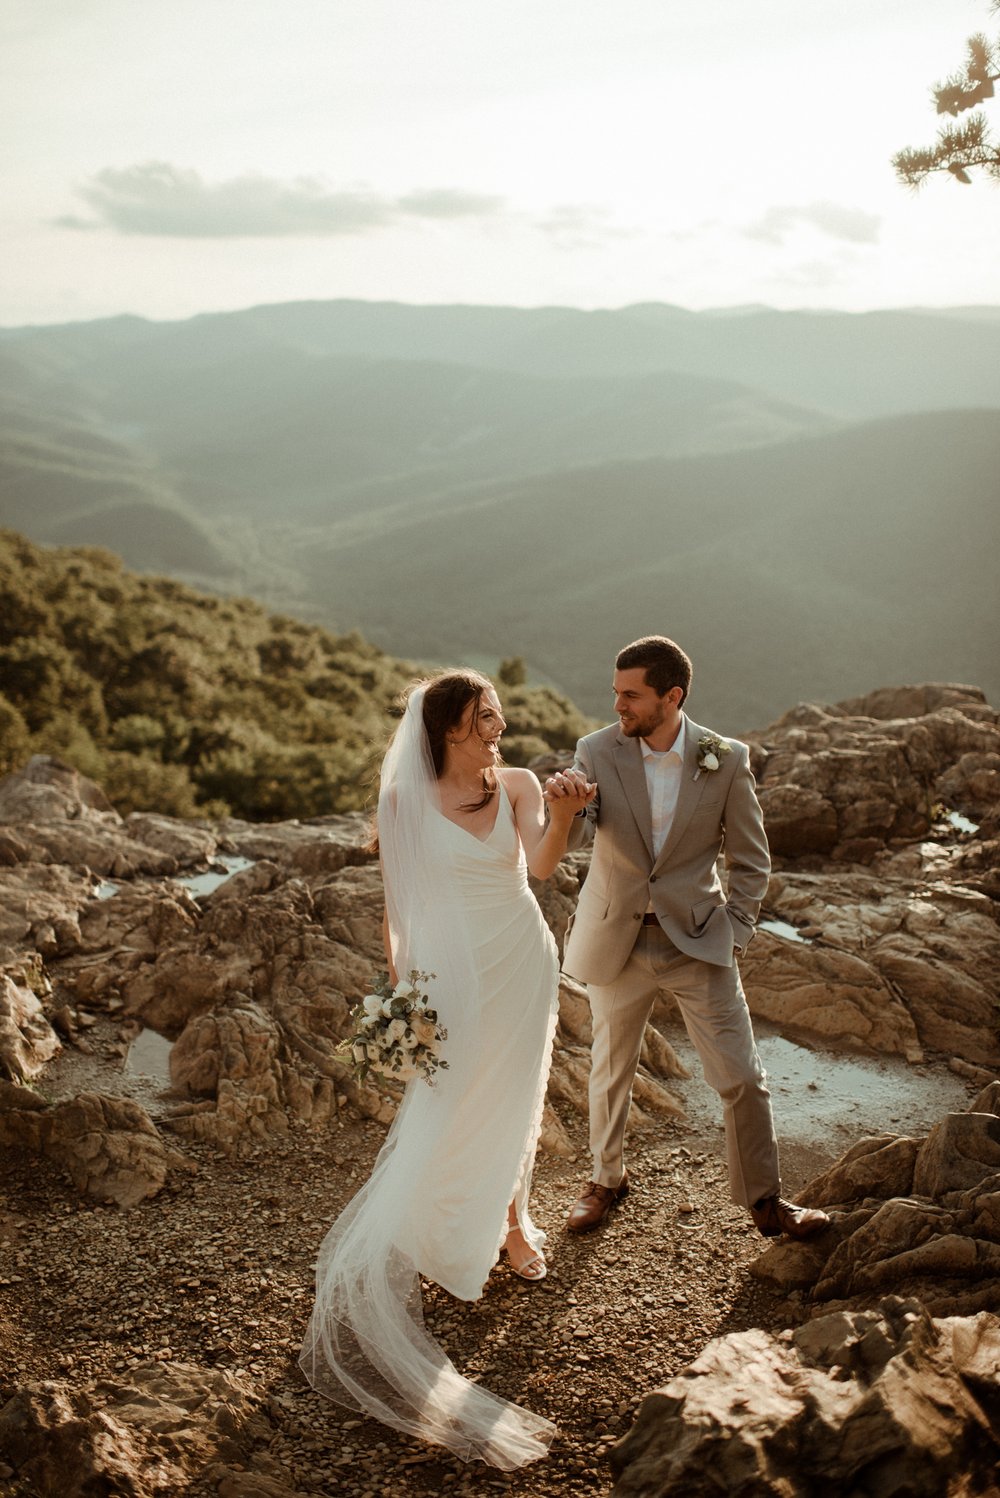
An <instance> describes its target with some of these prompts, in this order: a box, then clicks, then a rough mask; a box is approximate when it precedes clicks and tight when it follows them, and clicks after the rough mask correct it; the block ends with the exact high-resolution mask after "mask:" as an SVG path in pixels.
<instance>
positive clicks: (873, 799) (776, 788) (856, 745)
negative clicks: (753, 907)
mask: <svg viewBox="0 0 1000 1498" xmlns="http://www.w3.org/2000/svg"><path fill="white" fill-rule="evenodd" d="M892 707H897V708H899V709H901V712H900V716H898V717H887V716H886V713H887V711H889V710H890V709H891V708H892ZM746 737H747V738H748V740H749V741H750V743H751V745H752V748H753V763H754V772H755V774H756V775H757V779H758V783H759V791H760V800H761V805H762V806H763V808H764V815H765V819H766V822H767V831H768V838H769V840H770V843H771V847H772V850H773V852H774V853H775V854H776V855H777V856H778V857H779V858H800V857H802V856H804V855H807V854H819V855H822V856H824V857H829V858H832V859H835V860H846V861H848V862H859V861H860V862H870V860H871V859H872V858H874V857H875V855H876V854H877V853H878V852H879V851H880V849H882V848H885V847H886V846H887V845H888V844H889V843H890V842H891V841H893V840H895V839H899V838H917V837H923V836H925V835H926V834H927V833H928V832H929V831H930V829H931V827H932V825H933V823H934V819H935V814H936V805H937V803H938V802H940V801H945V802H946V803H947V804H948V805H950V806H953V807H955V808H956V809H957V810H959V811H961V812H963V813H965V815H966V816H968V817H972V816H976V817H979V818H989V817H995V816H996V811H997V806H998V803H1000V720H998V714H997V713H996V712H995V711H994V710H993V709H992V708H990V707H989V706H988V705H987V704H986V702H985V701H984V699H983V694H982V693H981V692H980V691H978V689H976V688H974V687H958V686H937V685H930V686H924V687H910V688H902V689H894V691H892V692H889V693H885V692H882V693H874V694H872V696H871V698H858V699H854V700H853V701H851V702H842V703H836V704H834V705H832V706H831V705H819V704H816V703H801V704H800V705H799V706H798V707H796V708H793V709H792V710H791V712H788V713H785V715H784V716H783V717H781V718H779V719H778V720H777V722H776V723H772V724H771V725H770V726H769V727H768V728H766V729H763V730H761V731H760V732H755V733H750V734H748V735H747V736H746Z"/></svg>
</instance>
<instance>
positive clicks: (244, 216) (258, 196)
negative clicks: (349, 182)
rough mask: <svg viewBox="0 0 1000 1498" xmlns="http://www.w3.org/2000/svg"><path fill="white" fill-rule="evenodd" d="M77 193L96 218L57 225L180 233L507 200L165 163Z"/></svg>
mask: <svg viewBox="0 0 1000 1498" xmlns="http://www.w3.org/2000/svg"><path fill="white" fill-rule="evenodd" d="M77 196H78V197H80V198H82V199H83V201H84V202H85V203H86V204H87V206H88V208H90V209H91V211H92V213H93V214H95V215H96V217H95V218H89V219H88V218H82V217H80V216H79V215H76V214H65V215H63V216H62V217H61V218H59V219H57V220H56V222H57V224H58V225H59V226H60V227H61V228H65V229H96V228H112V229H116V230H117V231H118V233H119V234H145V235H166V236H171V237H174V238H180V239H233V238H239V237H247V238H250V237H253V238H264V237H277V236H281V235H293V234H296V235H334V234H370V233H372V232H374V231H377V230H380V229H386V228H389V227H391V226H392V225H394V224H399V223H404V222H406V221H408V220H410V221H412V220H417V221H420V220H428V219H429V220H440V219H458V218H480V219H482V218H490V217H493V216H495V215H496V214H498V213H499V212H501V210H502V209H503V206H504V200H503V199H502V198H498V197H490V196H487V195H485V194H482V193H471V192H463V191H462V190H460V189H458V188H431V189H428V190H426V191H419V192H411V193H408V194H406V195H405V196H403V197H397V198H393V197H388V196H385V195H383V194H379V193H376V192H372V191H371V190H370V189H368V188H365V187H351V188H343V189H339V190H338V189H335V188H333V187H331V186H330V185H329V183H327V182H324V181H322V180H321V179H320V178H316V177H296V178H293V179H291V180H290V181H280V180H275V179H273V178H270V177H263V176H259V175H251V176H245V177H233V178H231V179H230V180H229V181H225V182H215V183H212V182H206V181H205V180H204V178H202V177H201V176H200V174H199V173H198V172H196V171H193V170H191V169H189V168H182V167H177V166H173V165H171V164H170V163H169V162H166V161H147V162H141V163H137V164H136V165H135V166H129V167H124V168H121V169H116V168H114V167H108V168H107V169H106V170H105V171H102V172H98V173H97V174H96V175H95V176H94V177H91V178H90V180H89V181H88V182H86V183H84V184H83V185H82V186H81V187H79V188H78V189H77Z"/></svg>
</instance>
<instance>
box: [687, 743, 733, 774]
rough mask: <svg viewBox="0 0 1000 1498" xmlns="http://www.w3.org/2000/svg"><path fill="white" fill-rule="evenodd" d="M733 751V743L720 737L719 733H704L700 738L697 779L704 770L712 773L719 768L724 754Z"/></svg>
mask: <svg viewBox="0 0 1000 1498" xmlns="http://www.w3.org/2000/svg"><path fill="white" fill-rule="evenodd" d="M732 752H733V746H732V744H727V743H726V741H725V739H720V738H719V735H718V734H717V733H703V734H702V736H701V738H700V739H699V740H698V768H697V770H695V772H694V778H695V780H697V779H698V776H699V775H700V774H701V772H702V770H707V771H708V772H709V773H711V772H712V771H713V770H717V769H719V767H720V765H721V764H722V756H723V755H724V754H731V753H732Z"/></svg>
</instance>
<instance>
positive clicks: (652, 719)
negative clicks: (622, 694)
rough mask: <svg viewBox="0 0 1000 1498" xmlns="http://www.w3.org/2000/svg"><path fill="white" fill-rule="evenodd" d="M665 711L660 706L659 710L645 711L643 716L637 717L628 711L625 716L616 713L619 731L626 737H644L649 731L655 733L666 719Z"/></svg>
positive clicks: (647, 735) (646, 736)
mask: <svg viewBox="0 0 1000 1498" xmlns="http://www.w3.org/2000/svg"><path fill="white" fill-rule="evenodd" d="M666 716H667V715H666V712H665V711H664V710H663V709H662V708H661V709H660V710H659V711H656V710H655V709H654V711H653V712H651V713H647V714H646V716H645V717H639V716H638V715H637V714H635V713H629V715H628V716H627V717H623V716H622V715H621V714H619V715H618V722H619V724H620V726H621V731H622V733H623V734H624V735H625V737H626V738H627V739H646V738H648V737H649V735H650V734H651V733H655V732H656V730H657V729H658V728H659V727H660V725H661V724H662V723H664V722H665V720H666Z"/></svg>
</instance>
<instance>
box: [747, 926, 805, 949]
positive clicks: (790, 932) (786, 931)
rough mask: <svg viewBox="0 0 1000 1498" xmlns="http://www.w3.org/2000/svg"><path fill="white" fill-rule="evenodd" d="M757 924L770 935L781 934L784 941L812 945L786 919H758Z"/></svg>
mask: <svg viewBox="0 0 1000 1498" xmlns="http://www.w3.org/2000/svg"><path fill="white" fill-rule="evenodd" d="M757 925H758V926H759V927H760V929H761V930H762V931H770V933H771V935H772V936H783V937H784V939H785V941H800V942H802V944H803V946H806V947H809V946H811V945H812V942H811V941H810V940H809V938H808V937H807V936H803V935H802V933H801V931H797V930H796V929H795V927H794V926H791V925H789V923H788V922H787V921H758V922H757Z"/></svg>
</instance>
